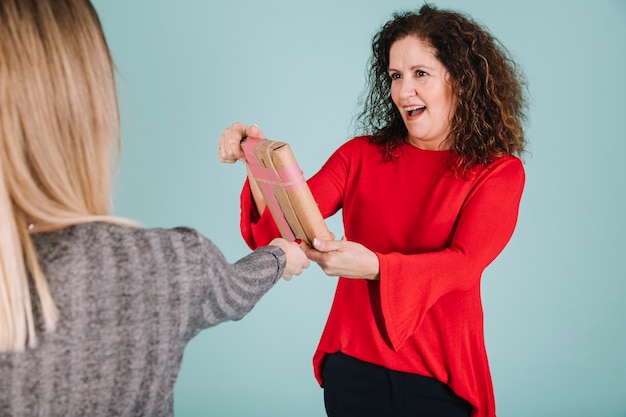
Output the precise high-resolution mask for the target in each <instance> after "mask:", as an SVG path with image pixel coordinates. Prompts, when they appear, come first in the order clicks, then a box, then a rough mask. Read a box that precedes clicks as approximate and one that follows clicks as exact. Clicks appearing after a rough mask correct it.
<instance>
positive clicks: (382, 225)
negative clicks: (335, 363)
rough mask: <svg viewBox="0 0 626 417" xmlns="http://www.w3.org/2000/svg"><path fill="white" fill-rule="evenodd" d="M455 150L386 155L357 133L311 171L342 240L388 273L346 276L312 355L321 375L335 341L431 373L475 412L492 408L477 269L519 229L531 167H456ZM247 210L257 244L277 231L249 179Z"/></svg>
mask: <svg viewBox="0 0 626 417" xmlns="http://www.w3.org/2000/svg"><path fill="white" fill-rule="evenodd" d="M452 158H454V154H453V152H452V151H427V150H423V149H419V148H416V147H414V146H411V145H409V144H404V145H401V146H400V147H399V148H398V149H397V150H396V151H395V155H394V158H392V159H391V160H390V161H386V160H385V159H384V157H383V149H382V147H381V146H380V145H376V144H373V143H371V142H370V141H369V138H368V137H357V138H354V139H353V140H351V141H349V142H347V143H345V144H344V145H343V146H341V147H340V148H339V149H338V150H337V151H336V152H335V153H334V154H333V155H332V156H331V157H330V158H329V160H328V161H327V162H326V164H324V166H323V167H322V169H321V170H320V171H319V172H318V173H317V174H315V175H314V176H313V177H312V178H310V180H309V181H308V184H309V187H310V188H311V192H312V193H313V196H314V197H315V199H316V201H317V202H318V204H319V207H320V210H321V212H322V214H323V216H324V217H328V216H331V215H333V214H335V213H336V212H337V211H339V210H340V209H341V210H342V216H343V224H344V232H345V236H346V238H347V239H348V240H350V241H354V242H359V243H361V244H363V245H364V246H365V247H367V248H368V249H370V250H372V251H373V252H375V253H376V255H377V256H378V259H379V263H380V281H369V280H365V279H349V278H339V280H338V284H337V289H336V293H335V298H334V301H333V304H332V307H331V311H330V314H329V317H328V320H327V323H326V326H325V328H324V331H323V334H322V337H321V340H320V342H319V346H318V348H317V351H316V352H315V355H314V357H313V364H314V370H315V376H316V378H317V380H318V382H319V383H320V384H321V385H323V380H322V378H321V366H322V362H323V359H324V355H326V354H327V353H332V352H337V351H342V352H343V353H345V354H347V355H350V356H353V357H355V358H358V359H360V360H363V361H366V362H370V363H374V364H378V365H382V366H385V367H387V368H389V369H394V370H397V371H403V372H411V373H415V374H419V375H424V376H429V377H433V378H436V379H438V380H440V381H442V382H444V383H446V384H448V385H449V386H450V387H451V388H452V390H453V391H454V392H455V393H456V394H457V395H459V396H460V397H462V398H464V399H466V400H467V401H469V402H470V403H471V404H472V406H473V412H472V416H473V417H493V416H495V415H496V414H495V402H494V396H493V387H492V382H491V375H490V372H489V365H488V361H487V353H486V350H485V343H484V331H483V309H482V303H481V297H480V279H481V275H482V272H483V270H484V269H485V268H486V267H487V265H489V264H490V263H491V262H492V261H493V260H494V259H495V257H496V256H497V255H498V254H499V253H500V252H501V251H502V249H503V248H504V247H505V245H506V244H507V242H508V241H509V239H510V238H511V235H512V234H513V230H514V228H515V224H516V221H517V215H518V209H519V203H520V199H521V195H522V190H523V187H524V179H525V176H524V169H523V166H522V163H521V161H520V160H519V159H518V158H516V157H514V156H504V157H501V158H497V159H495V160H494V161H493V162H492V163H491V164H489V165H488V166H477V167H475V168H474V169H473V170H472V171H470V172H468V173H467V174H466V175H465V176H464V177H460V176H455V175H454V174H453V172H452V171H451V169H450V166H451V161H452ZM241 208H242V216H241V230H242V234H243V237H244V239H245V240H246V242H247V243H248V245H249V246H250V247H251V248H255V247H258V246H261V245H265V244H267V243H269V241H270V240H271V239H272V238H274V237H276V236H278V235H279V233H278V228H277V227H276V225H275V224H274V221H273V219H272V218H271V215H270V213H269V210H265V212H264V213H263V214H262V215H261V216H259V214H258V213H257V212H256V209H255V205H254V204H253V202H252V200H251V194H250V189H249V184H248V183H247V182H246V185H245V186H244V189H243V192H242V194H241Z"/></svg>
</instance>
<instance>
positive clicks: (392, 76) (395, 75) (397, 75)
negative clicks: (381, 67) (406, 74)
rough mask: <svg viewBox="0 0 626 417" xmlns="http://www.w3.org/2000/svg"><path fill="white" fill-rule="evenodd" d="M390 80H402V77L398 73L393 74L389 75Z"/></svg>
mask: <svg viewBox="0 0 626 417" xmlns="http://www.w3.org/2000/svg"><path fill="white" fill-rule="evenodd" d="M389 78H391V79H392V80H399V79H400V78H402V76H401V75H400V74H398V73H397V72H391V73H389Z"/></svg>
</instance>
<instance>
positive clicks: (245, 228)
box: [240, 179, 280, 249]
mask: <svg viewBox="0 0 626 417" xmlns="http://www.w3.org/2000/svg"><path fill="white" fill-rule="evenodd" d="M240 202H241V218H240V227H241V235H242V236H243V239H244V241H245V242H246V243H247V244H248V246H249V247H250V248H251V249H256V248H258V247H260V246H265V245H268V244H269V243H270V242H271V241H272V239H274V238H276V237H280V231H279V230H278V226H276V223H275V222H274V219H273V218H272V214H271V213H270V211H269V210H267V209H266V210H264V211H263V213H262V214H261V215H259V212H258V211H257V209H256V205H255V204H254V200H253V199H252V192H251V191H250V182H249V180H247V179H246V182H245V184H244V186H243V189H242V190H241V198H240Z"/></svg>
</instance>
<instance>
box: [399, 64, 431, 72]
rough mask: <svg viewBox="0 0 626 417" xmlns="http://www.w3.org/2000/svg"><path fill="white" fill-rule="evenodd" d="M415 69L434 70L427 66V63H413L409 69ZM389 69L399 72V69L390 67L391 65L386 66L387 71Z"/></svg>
mask: <svg viewBox="0 0 626 417" xmlns="http://www.w3.org/2000/svg"><path fill="white" fill-rule="evenodd" d="M416 69H425V70H428V71H434V70H435V68H433V67H429V66H428V65H413V66H412V67H411V71H415V70H416ZM390 71H398V72H401V71H400V70H397V69H394V68H391V67H389V68H387V72H390Z"/></svg>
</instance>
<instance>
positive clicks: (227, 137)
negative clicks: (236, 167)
mask: <svg viewBox="0 0 626 417" xmlns="http://www.w3.org/2000/svg"><path fill="white" fill-rule="evenodd" d="M247 137H252V138H259V139H265V135H264V134H263V132H261V130H260V129H259V127H258V126H257V125H252V126H246V125H245V124H243V123H241V122H235V123H233V124H232V125H231V126H230V127H227V128H226V129H224V133H223V134H222V136H220V140H219V143H218V145H217V149H218V152H219V157H220V161H221V162H223V163H226V164H233V163H235V162H237V161H245V160H246V157H245V156H244V154H243V151H242V150H241V141H242V140H244V139H245V138H247Z"/></svg>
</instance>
